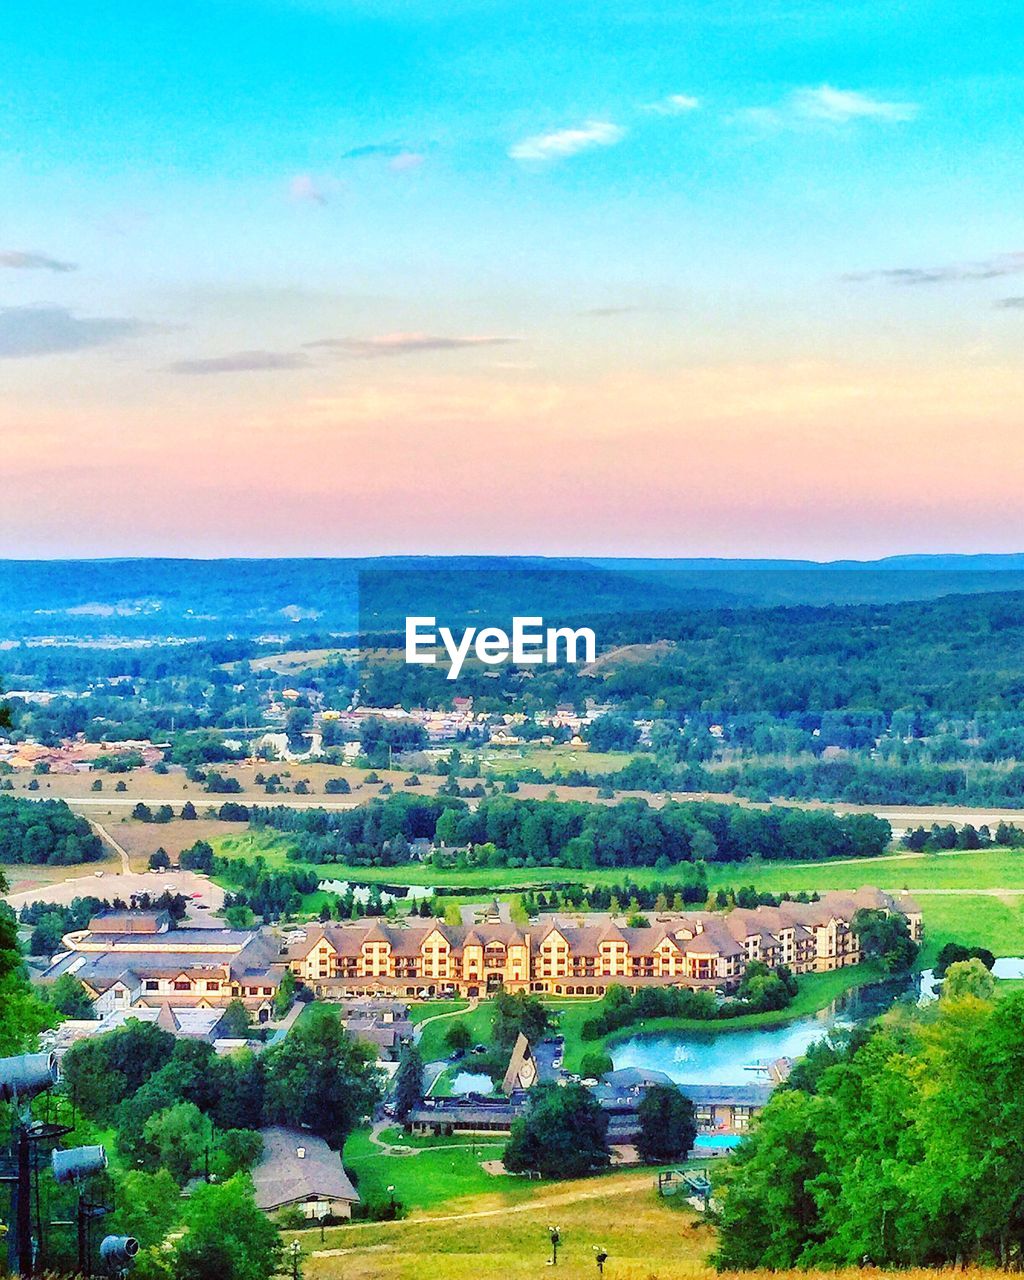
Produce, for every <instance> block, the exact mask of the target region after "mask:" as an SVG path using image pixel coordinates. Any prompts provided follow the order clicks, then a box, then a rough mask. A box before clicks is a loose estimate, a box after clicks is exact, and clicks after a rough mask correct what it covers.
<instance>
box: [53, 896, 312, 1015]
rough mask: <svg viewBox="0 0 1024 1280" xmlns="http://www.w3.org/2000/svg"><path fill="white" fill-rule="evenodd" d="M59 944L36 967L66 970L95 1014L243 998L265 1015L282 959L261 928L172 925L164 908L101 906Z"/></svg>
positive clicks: (215, 1004) (205, 1005)
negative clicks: (108, 909) (46, 962)
mask: <svg viewBox="0 0 1024 1280" xmlns="http://www.w3.org/2000/svg"><path fill="white" fill-rule="evenodd" d="M64 947H65V950H64V951H63V952H62V953H61V954H60V955H59V956H56V957H55V958H54V960H53V962H52V963H51V965H50V967H49V968H48V969H47V970H46V972H45V973H44V974H42V980H43V981H53V980H54V979H56V978H59V977H60V976H61V974H64V973H68V974H71V975H72V976H73V977H75V978H77V979H78V980H79V981H80V982H81V983H82V984H83V986H84V987H85V989H86V992H87V993H88V995H89V997H90V999H91V1000H92V1001H93V1007H94V1009H95V1011H96V1014H97V1015H98V1016H99V1017H104V1016H106V1015H108V1014H114V1013H117V1012H118V1011H119V1010H124V1009H129V1008H133V1009H135V1008H157V1009H159V1008H162V1007H163V1006H165V1005H169V1006H171V1007H172V1008H176V1009H187V1008H195V1009H217V1008H224V1007H225V1006H226V1005H227V1004H229V1003H230V1001H232V1000H235V999H238V1000H241V1001H242V1002H243V1003H244V1004H245V1007H246V1008H247V1009H248V1010H249V1012H250V1014H252V1015H253V1017H255V1018H256V1020H257V1021H258V1022H265V1021H267V1020H268V1019H269V1018H270V1016H271V1012H272V1009H273V1003H274V996H275V995H276V993H277V988H278V987H279V985H280V983H281V978H282V976H283V975H284V973H285V971H286V968H287V965H286V963H285V961H284V958H283V957H282V956H281V954H280V953H281V940H280V939H279V938H277V937H275V936H274V935H273V934H272V933H271V932H270V931H269V930H267V929H209V928H205V929H189V928H184V929H172V928H170V921H169V919H168V917H167V916H166V914H165V913H163V912H140V911H126V912H117V913H107V914H104V915H101V916H97V917H95V918H94V919H93V920H91V921H90V922H89V927H88V929H82V930H79V931H77V932H75V933H69V934H66V935H65V937H64Z"/></svg>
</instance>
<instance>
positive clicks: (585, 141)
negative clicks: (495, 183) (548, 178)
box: [508, 120, 626, 162]
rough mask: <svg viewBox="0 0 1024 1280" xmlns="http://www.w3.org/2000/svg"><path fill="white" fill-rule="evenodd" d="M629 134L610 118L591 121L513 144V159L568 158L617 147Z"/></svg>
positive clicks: (510, 148)
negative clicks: (595, 148) (603, 148)
mask: <svg viewBox="0 0 1024 1280" xmlns="http://www.w3.org/2000/svg"><path fill="white" fill-rule="evenodd" d="M625 136H626V130H625V129H623V128H622V127H621V126H620V125H617V124H612V123H611V122H610V121H607V120H588V121H587V122H586V124H583V125H580V126H579V127H578V128H576V129H558V130H556V131H555V132H553V133H538V134H534V135H533V136H532V137H530V138H524V139H523V140H522V141H521V142H517V143H515V144H514V145H513V146H511V147H509V151H508V154H509V156H510V157H511V158H512V159H513V160H520V161H526V162H530V161H541V162H543V161H548V160H564V159H566V158H567V157H568V156H575V155H578V154H579V153H580V152H581V151H589V150H591V149H592V148H594V147H613V146H615V145H616V143H619V142H621V141H622V139H623V138H624V137H625Z"/></svg>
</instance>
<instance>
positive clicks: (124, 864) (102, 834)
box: [88, 818, 132, 876]
mask: <svg viewBox="0 0 1024 1280" xmlns="http://www.w3.org/2000/svg"><path fill="white" fill-rule="evenodd" d="M88 822H89V825H90V826H91V827H92V829H93V830H94V831H95V832H96V834H97V835H98V836H99V838H100V839H101V840H102V841H103V843H104V844H108V845H110V847H111V849H113V850H114V852H115V853H116V854H117V855H118V857H119V858H120V859H121V872H122V874H123V875H126V876H127V875H131V870H132V864H131V859H130V858H129V857H128V850H127V849H126V848H125V847H124V845H122V844H119V843H118V841H117V840H115V839H114V837H113V836H112V835H111V834H110V832H109V831H108V830H107V829H106V827H104V826H103V825H102V824H101V823H99V822H97V821H96V819H95V818H89V819H88Z"/></svg>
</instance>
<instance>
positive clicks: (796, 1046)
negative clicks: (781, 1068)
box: [609, 976, 921, 1084]
mask: <svg viewBox="0 0 1024 1280" xmlns="http://www.w3.org/2000/svg"><path fill="white" fill-rule="evenodd" d="M920 990H921V986H920V980H919V978H917V977H916V976H915V977H913V978H909V979H906V980H902V981H898V982H878V983H872V984H870V985H868V986H864V987H860V988H858V989H857V990H855V991H851V992H849V993H848V994H847V995H845V996H843V997H842V999H840V1000H838V1001H836V1002H835V1003H834V1004H833V1005H831V1006H830V1007H829V1008H827V1009H823V1010H821V1012H819V1013H816V1014H814V1015H812V1016H810V1017H806V1018H797V1019H796V1020H794V1021H793V1022H786V1023H781V1024H779V1025H778V1026H775V1027H759V1028H756V1029H753V1030H743V1031H718V1030H715V1031H711V1030H708V1031H677V1032H671V1031H670V1032H663V1033H656V1034H653V1035H636V1036H632V1037H631V1038H630V1039H629V1040H623V1041H621V1042H620V1043H619V1044H615V1045H612V1046H611V1047H610V1049H609V1052H610V1053H611V1056H612V1062H613V1063H614V1065H615V1068H616V1069H618V1068H620V1067H642V1068H645V1069H646V1070H649V1071H664V1072H665V1074H666V1075H668V1076H670V1077H671V1078H672V1079H673V1080H675V1081H677V1082H678V1083H683V1084H754V1083H756V1082H757V1081H759V1080H764V1079H766V1076H765V1074H764V1073H763V1072H762V1071H758V1070H755V1069H752V1068H756V1067H758V1066H760V1067H766V1066H767V1065H768V1064H769V1063H771V1062H774V1061H775V1059H776V1058H799V1057H801V1056H802V1055H803V1054H804V1053H806V1052H807V1049H808V1046H810V1045H811V1044H813V1043H814V1042H815V1040H820V1039H821V1038H822V1036H824V1035H826V1034H827V1033H828V1031H829V1030H830V1028H832V1027H834V1026H844V1025H845V1026H849V1025H851V1024H852V1023H855V1022H863V1021H865V1020H866V1019H868V1018H874V1017H877V1016H878V1014H880V1013H883V1012H884V1011H885V1010H886V1009H888V1008H889V1007H890V1006H891V1005H892V1004H894V1003H895V1002H896V1001H897V1000H899V999H901V998H902V997H904V996H907V995H919V994H920Z"/></svg>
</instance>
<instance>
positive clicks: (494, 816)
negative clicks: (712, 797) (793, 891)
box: [249, 795, 892, 870]
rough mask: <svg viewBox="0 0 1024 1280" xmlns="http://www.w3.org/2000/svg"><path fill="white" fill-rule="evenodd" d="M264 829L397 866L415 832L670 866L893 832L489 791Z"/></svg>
mask: <svg viewBox="0 0 1024 1280" xmlns="http://www.w3.org/2000/svg"><path fill="white" fill-rule="evenodd" d="M249 817H250V819H251V821H252V822H253V823H254V824H256V825H259V826H264V827H268V828H271V829H273V830H276V831H282V832H286V833H288V834H289V835H290V836H292V837H293V838H294V847H293V848H292V850H291V851H290V856H291V857H293V858H294V859H296V860H297V861H303V862H314V863H316V862H346V863H349V864H350V865H354V866H368V865H373V866H397V865H400V864H403V863H406V862H408V861H409V860H410V859H411V858H412V857H413V850H412V847H411V843H410V842H411V841H413V840H418V839H427V840H430V841H432V842H433V843H434V844H435V845H437V846H441V847H439V848H438V849H437V850H436V851H435V853H434V855H433V856H434V864H435V865H437V866H443V867H447V866H456V867H463V866H464V867H470V866H495V867H512V868H517V867H533V866H564V867H572V868H575V869H583V870H586V869H590V868H597V867H631V866H635V867H645V866H653V867H659V868H667V867H669V866H672V865H674V864H676V863H680V862H697V861H702V862H739V861H742V860H743V859H745V858H751V857H759V858H763V859H765V860H766V861H778V860H787V859H798V860H801V861H818V860H824V859H828V858H852V857H873V856H876V855H878V854H880V853H882V852H883V851H884V850H885V848H886V847H887V845H888V844H889V840H890V838H891V834H892V833H891V829H890V827H889V824H888V823H887V822H885V821H884V820H882V819H880V818H876V817H874V816H873V815H872V814H843V815H837V814H834V813H829V812H826V811H824V810H809V809H794V808H786V807H777V808H770V809H752V808H746V807H744V806H742V805H726V804H715V803H710V802H702V801H694V802H687V803H678V802H675V801H669V802H668V803H666V804H664V805H663V806H662V807H660V808H654V807H652V806H651V805H650V804H648V803H647V801H645V800H640V799H633V798H631V799H627V800H623V801H621V802H620V803H619V804H616V805H601V804H589V803H586V802H583V801H558V800H514V799H511V798H509V797H507V796H493V797H487V798H484V799H482V800H481V801H480V803H479V804H478V806H477V807H476V808H475V809H470V808H469V806H468V805H467V804H466V803H465V802H464V801H462V800H460V799H458V798H456V797H451V796H442V797H433V796H409V795H395V796H389V797H387V798H386V799H384V800H377V801H374V802H373V803H371V804H369V805H364V806H361V807H359V808H356V809H349V810H342V811H328V810H323V809H314V810H309V809H304V810H296V809H288V808H283V807H275V808H266V807H260V806H256V807H253V808H251V809H250V810H249Z"/></svg>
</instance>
